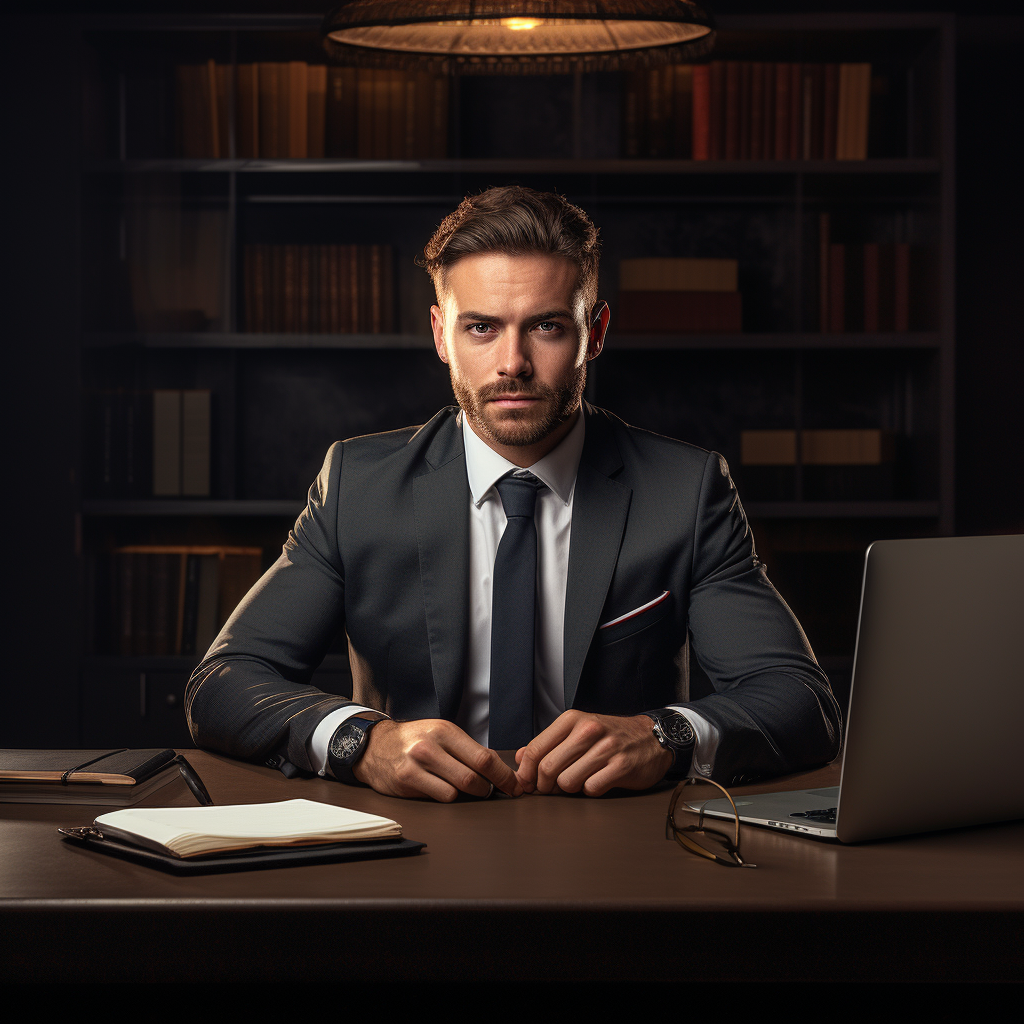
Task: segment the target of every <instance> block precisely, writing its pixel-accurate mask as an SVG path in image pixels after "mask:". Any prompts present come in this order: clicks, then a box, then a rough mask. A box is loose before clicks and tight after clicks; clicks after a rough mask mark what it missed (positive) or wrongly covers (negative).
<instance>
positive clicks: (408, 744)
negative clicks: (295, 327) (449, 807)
mask: <svg viewBox="0 0 1024 1024" xmlns="http://www.w3.org/2000/svg"><path fill="white" fill-rule="evenodd" d="M598 251H599V250H598V240H597V231H596V229H595V228H594V226H593V224H591V222H590V221H589V219H588V218H587V217H586V215H585V214H584V213H583V212H582V211H581V210H579V209H577V208H576V207H574V206H572V205H571V204H569V203H568V202H566V201H565V200H564V199H562V198H561V197H559V196H555V195H550V194H544V193H537V192H533V191H531V190H529V189H523V188H517V187H509V188H500V189H492V190H490V191H488V192H485V193H483V194H481V195H478V196H475V197H471V198H468V199H466V200H464V201H463V203H462V204H461V205H460V206H459V208H458V209H457V210H456V211H455V212H454V213H453V214H451V215H450V216H449V217H447V218H446V219H445V220H444V222H443V223H442V224H441V226H440V227H439V228H438V230H437V232H436V233H435V235H434V237H433V238H432V239H431V240H430V242H429V243H428V245H427V246H426V249H425V250H424V255H425V258H424V260H423V261H422V262H423V265H424V266H425V268H426V269H427V271H428V272H429V273H430V275H431V277H432V279H433V282H434V286H435V290H436V294H437V305H435V306H433V307H431V310H430V316H431V326H432V329H433V335H434V343H435V346H436V348H437V353H438V356H439V357H440V358H441V359H442V360H443V361H444V362H445V363H447V364H448V367H449V371H450V374H451V380H452V387H453V390H454V392H455V396H456V398H457V400H458V403H459V407H460V409H461V412H460V411H458V410H456V409H454V408H449V409H444V410H442V411H441V412H439V413H438V414H437V415H436V416H435V417H433V419H431V420H430V421H429V422H428V423H426V424H425V425H423V426H422V427H419V428H409V429H406V430H397V431H393V432H391V433H386V434H378V435H371V436H368V437H361V438H354V439H352V440H349V441H345V442H339V443H337V444H335V445H333V446H332V448H331V449H330V451H329V452H328V454H327V459H326V461H325V463H324V466H323V469H322V471H321V473H320V475H319V477H318V478H317V480H316V482H315V483H314V484H313V486H312V487H311V489H310V492H309V503H308V505H307V508H306V510H305V511H304V512H303V513H302V515H301V516H300V517H299V519H298V521H297V522H296V524H295V527H294V529H293V530H292V531H291V533H290V534H289V537H288V541H287V543H286V544H285V546H284V550H283V553H282V555H281V557H280V558H279V559H278V561H277V563H276V564H275V565H274V566H273V567H272V568H271V569H270V570H269V572H268V573H267V574H266V575H265V576H264V578H263V579H262V580H261V581H260V582H259V583H258V584H257V585H256V586H255V587H254V588H253V590H252V591H251V592H250V593H249V595H248V596H247V597H246V598H245V599H244V600H243V601H242V603H241V604H240V605H239V607H238V609H237V610H236V611H235V613H234V614H233V615H232V616H231V618H230V619H229V620H228V622H227V624H226V625H225V627H224V629H223V630H222V631H221V633H220V635H219V636H218V638H217V639H216V641H215V642H214V644H213V646H212V647H211V648H210V651H209V653H208V654H207V656H206V658H205V659H204V661H203V662H202V664H201V665H200V666H199V667H198V668H197V669H196V671H195V673H194V675H193V677H192V679H191V680H190V682H189V687H188V692H187V694H186V711H187V714H188V720H189V726H190V728H191V730H192V735H193V737H194V739H195V741H196V743H197V744H198V745H200V746H204V747H209V748H211V749H215V750H220V751H223V752H225V753H227V754H230V755H233V756H236V757H241V758H246V759H259V760H263V761H265V762H266V763H269V764H275V765H277V766H279V767H281V768H282V770H284V771H286V772H292V771H295V770H300V771H309V772H319V773H320V774H321V775H333V776H334V777H336V778H338V779H340V780H342V781H345V782H349V783H353V784H356V783H361V784H365V785H369V786H372V787H373V788H374V789H376V790H378V791H380V792H382V793H387V794H392V795H397V796H405V797H429V798H433V799H436V800H445V801H447V800H453V799H455V798H456V797H457V796H458V795H459V793H460V792H461V793H468V794H472V795H476V796H486V795H488V794H489V793H490V792H491V791H493V788H495V787H496V788H497V789H499V790H501V791H502V792H504V793H506V794H508V795H510V796H519V795H521V794H522V793H531V792H535V793H543V794H547V793H553V792H557V791H563V792H580V791H582V792H583V793H585V794H588V795H593V796H596V795H600V794H602V793H605V792H607V791H608V790H609V789H611V788H613V787H622V788H628V789H644V788H647V787H650V786H652V785H654V784H656V783H658V782H659V781H661V780H662V779H664V778H665V777H669V778H678V777H683V776H685V775H688V774H693V773H699V774H704V775H707V776H710V777H712V778H715V779H718V780H721V781H724V782H726V783H735V782H739V781H742V780H744V779H747V778H753V777H756V776H764V775H778V774H782V773H785V772H791V771H796V770H800V769H804V768H809V767H811V766H813V765H817V764H822V763H824V762H826V761H829V760H830V759H831V758H833V757H835V755H836V753H837V752H838V748H839V738H840V713H839V709H838V707H837V705H836V702H835V700H834V699H833V697H832V693H831V690H830V688H829V685H828V681H827V679H826V678H825V676H824V674H823V673H822V672H821V670H820V669H819V667H818V665H817V663H816V661H815V659H814V655H813V654H812V652H811V649H810V646H809V645H808V643H807V640H806V638H805V637H804V634H803V632H802V630H801V629H800V626H799V623H798V622H797V621H796V619H795V618H794V616H793V614H792V613H791V612H790V610H789V608H788V607H787V606H786V604H785V603H784V602H783V600H782V599H781V598H780V597H779V595H778V594H777V593H776V591H775V590H774V589H773V588H772V586H771V584H770V583H769V582H768V579H767V576H766V575H765V572H764V567H763V566H762V565H761V563H760V562H758V560H757V558H756V555H755V552H754V546H753V540H752V537H751V534H750V530H749V527H748V525H747V522H746V518H745V516H744V513H743V509H742V506H741V505H740V502H739V499H738V497H737V494H736V491H735V488H734V486H733V484H732V480H731V478H730V476H729V472H728V467H727V466H726V464H725V461H724V460H723V459H722V458H721V457H720V456H719V455H717V454H715V453H712V452H707V451H704V450H703V449H699V448H695V447H693V446H691V445H687V444H683V443H682V442H678V441H673V440H670V439H667V438H663V437H659V436H657V435H654V434H650V433H647V432H645V431H641V430H638V429H635V428H633V427H630V426H627V425H626V424H625V423H623V422H622V421H620V420H618V419H617V418H615V417H614V416H612V415H611V414H609V413H606V412H604V411H602V410H599V409H595V408H593V407H591V406H589V405H587V404H585V403H583V401H582V396H583V389H584V384H585V381H586V368H587V362H588V361H589V360H591V359H595V358H596V357H597V356H598V355H599V354H600V352H601V349H602V347H603V345H604V340H605V334H606V332H607V329H608V322H609V312H608V307H607V305H606V304H605V303H603V302H598V300H597V269H598ZM527 470H528V472H527ZM340 629H344V630H345V631H346V634H347V638H348V647H349V657H350V663H351V666H352V674H353V685H354V692H353V698H352V700H351V701H350V700H347V699H345V698H342V697H337V696H333V695H328V694H325V693H323V692H321V691H319V690H317V689H316V688H314V687H312V686H311V685H309V679H310V676H311V674H312V672H313V671H314V669H315V668H316V666H317V665H318V664H319V663H320V661H321V660H322V658H323V656H324V653H325V652H326V651H327V649H328V648H329V646H330V643H331V641H332V639H333V637H334V635H335V634H336V632H337V631H338V630H340ZM689 643H692V644H693V649H694V651H695V653H696V656H697V659H698V661H699V662H700V664H701V666H702V667H703V668H704V670H705V671H706V673H707V674H708V676H709V677H710V678H711V680H712V681H713V683H714V685H715V688H716V692H715V693H713V694H711V695H708V696H705V697H703V698H701V699H697V700H693V701H690V700H688V689H687V669H688V653H689V647H688V644H689ZM504 749H509V750H513V751H515V764H516V766H517V768H516V770H513V769H512V768H511V767H509V766H508V765H507V764H506V763H505V762H504V761H503V760H502V758H501V757H499V755H498V754H497V753H496V750H504Z"/></svg>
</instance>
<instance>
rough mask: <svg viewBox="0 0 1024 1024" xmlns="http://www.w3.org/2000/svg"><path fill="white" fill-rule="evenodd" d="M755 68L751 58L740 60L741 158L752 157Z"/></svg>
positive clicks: (739, 154)
mask: <svg viewBox="0 0 1024 1024" xmlns="http://www.w3.org/2000/svg"><path fill="white" fill-rule="evenodd" d="M752 78H753V68H752V66H751V62H750V61H749V60H744V61H740V89H739V152H738V157H739V159H740V160H749V159H750V143H751V138H750V136H751V133H752V130H753V127H752V122H753V109H752V108H753V81H752Z"/></svg>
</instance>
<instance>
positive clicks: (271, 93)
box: [175, 60, 448, 160]
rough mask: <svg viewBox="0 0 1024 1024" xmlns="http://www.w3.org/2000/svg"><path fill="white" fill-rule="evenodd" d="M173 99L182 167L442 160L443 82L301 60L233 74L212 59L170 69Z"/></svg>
mask: <svg viewBox="0 0 1024 1024" xmlns="http://www.w3.org/2000/svg"><path fill="white" fill-rule="evenodd" d="M175 96H176V110H177V122H176V129H177V141H178V153H179V155H180V156H182V157H185V158H191V159H197V158H198V159H203V158H213V159H222V160H223V159H226V158H228V157H234V158H237V159H255V158H258V157H262V158H266V159H304V158H309V157H314V158H315V157H321V158H322V157H358V158H362V159H381V160H389V159H390V160H401V159H429V158H441V157H444V156H446V155H447V151H448V141H447V137H448V80H447V78H446V77H442V76H433V75H429V74H424V73H417V72H405V71H383V70H374V69H359V70H356V69H355V68H334V67H332V68H328V67H326V66H324V65H322V64H307V63H306V62H305V61H288V62H286V63H285V62H276V63H273V62H271V63H267V62H264V63H257V64H239V65H237V66H236V67H235V74H234V75H232V65H230V64H217V63H216V62H215V61H212V60H210V61H207V62H206V63H205V64H182V65H179V66H178V67H177V68H176V69H175ZM232 97H233V100H234V103H233V109H234V121H233V124H232ZM232 128H233V129H234V130H233V132H232ZM232 135H233V136H234V138H233V142H234V149H233V152H232Z"/></svg>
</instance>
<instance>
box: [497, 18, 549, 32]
mask: <svg viewBox="0 0 1024 1024" xmlns="http://www.w3.org/2000/svg"><path fill="white" fill-rule="evenodd" d="M501 23H502V25H504V27H505V28H510V29H512V31H513V32H522V31H523V30H524V29H531V28H536V27H537V26H538V25H539V24H540V21H539V20H537V19H536V18H502V19H501Z"/></svg>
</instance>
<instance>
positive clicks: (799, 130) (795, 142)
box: [789, 64, 804, 160]
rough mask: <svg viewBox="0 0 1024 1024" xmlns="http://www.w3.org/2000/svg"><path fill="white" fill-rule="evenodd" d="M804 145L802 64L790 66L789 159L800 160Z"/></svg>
mask: <svg viewBox="0 0 1024 1024" xmlns="http://www.w3.org/2000/svg"><path fill="white" fill-rule="evenodd" d="M803 145H804V74H803V65H802V64H790V65H789V159H790V160H799V159H800V158H801V157H802V156H803Z"/></svg>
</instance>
